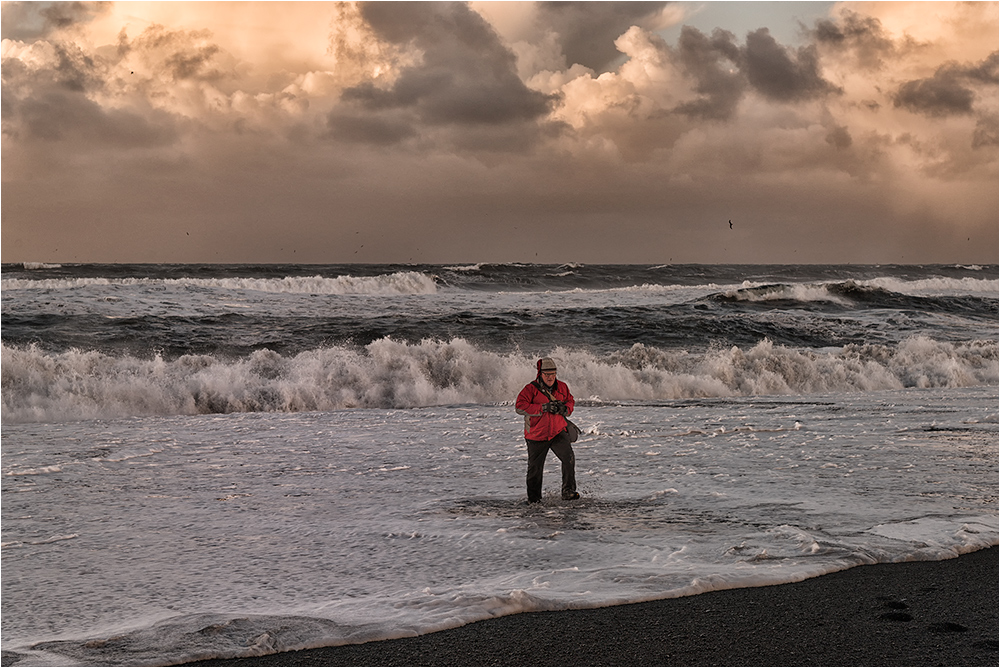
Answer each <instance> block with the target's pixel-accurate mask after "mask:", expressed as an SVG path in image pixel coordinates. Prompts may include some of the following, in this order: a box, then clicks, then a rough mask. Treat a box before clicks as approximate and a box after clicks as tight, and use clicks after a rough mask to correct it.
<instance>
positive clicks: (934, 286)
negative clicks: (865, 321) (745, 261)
mask: <svg viewBox="0 0 1000 668" xmlns="http://www.w3.org/2000/svg"><path fill="white" fill-rule="evenodd" d="M705 287H710V286H705ZM998 290H1000V281H997V280H993V279H981V278H930V279H923V280H916V281H906V280H902V279H898V278H888V277H884V278H873V279H869V280H848V281H833V282H820V283H769V284H760V283H751V282H749V281H747V282H744V283H743V284H742V285H741V286H739V287H733V288H730V289H726V290H723V291H721V292H718V293H716V294H713V295H711V296H710V299H712V300H714V301H721V302H748V303H752V302H772V301H794V302H832V303H836V304H840V305H842V306H852V305H855V304H866V305H875V306H878V305H891V304H893V303H902V302H906V301H907V300H911V299H973V300H982V299H989V298H995V297H996V295H997V292H998Z"/></svg>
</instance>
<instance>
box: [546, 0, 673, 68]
mask: <svg viewBox="0 0 1000 668" xmlns="http://www.w3.org/2000/svg"><path fill="white" fill-rule="evenodd" d="M667 4H668V3H666V2H540V3H538V18H537V21H538V24H539V25H540V26H544V28H545V29H546V30H549V31H551V32H552V33H554V34H555V35H556V36H557V37H556V41H557V43H558V45H559V47H560V50H561V52H562V54H563V55H564V57H565V61H566V65H567V66H571V65H583V66H584V67H586V68H588V69H592V70H594V71H595V72H598V73H600V72H605V71H608V70H609V69H610V67H611V65H612V63H614V62H615V61H616V60H619V59H620V56H621V54H620V53H619V52H618V50H617V49H616V48H615V45H614V42H615V40H616V39H617V38H618V37H619V36H620V35H621V34H622V33H624V32H625V31H626V30H628V29H629V28H630V27H631V26H633V25H640V26H643V25H645V24H647V23H649V22H650V21H651V20H653V19H655V18H656V17H658V16H659V15H660V14H661V13H662V11H663V9H664V8H665V7H666V6H667ZM649 27H653V26H649ZM657 27H658V26H657Z"/></svg>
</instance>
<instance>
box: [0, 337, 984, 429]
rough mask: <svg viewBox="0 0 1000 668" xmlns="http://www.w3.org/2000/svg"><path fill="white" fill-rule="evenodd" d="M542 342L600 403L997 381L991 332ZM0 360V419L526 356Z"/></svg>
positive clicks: (400, 404) (425, 384)
mask: <svg viewBox="0 0 1000 668" xmlns="http://www.w3.org/2000/svg"><path fill="white" fill-rule="evenodd" d="M553 355H554V356H555V357H556V358H557V359H558V360H559V363H560V376H561V377H562V378H564V379H565V380H567V381H568V382H569V383H570V384H571V389H572V391H573V392H574V393H575V395H576V396H578V397H589V398H591V399H592V400H594V401H604V402H628V401H663V400H674V399H683V398H694V397H736V396H758V395H769V394H777V395H790V394H810V393H816V392H863V391H874V390H887V389H901V388H906V387H925V388H930V387H968V386H975V385H986V384H996V383H997V380H998V361H997V359H998V351H997V343H996V342H995V341H982V342H967V343H948V342H937V341H932V340H930V339H927V338H924V337H914V338H911V339H907V340H905V341H903V342H902V343H901V344H900V345H898V346H885V345H849V346H845V347H843V348H840V349H831V350H827V351H822V352H821V351H816V350H812V349H796V348H788V347H784V346H778V345H774V344H773V343H771V342H770V341H762V342H761V343H759V344H757V345H756V346H753V347H750V348H740V347H737V346H732V347H725V348H716V349H710V350H709V351H708V352H706V353H704V354H689V353H687V352H685V351H676V350H662V349H658V348H655V347H651V346H645V345H642V344H636V345H634V346H633V347H632V348H630V349H628V350H624V351H620V352H618V353H615V354H611V355H607V356H597V355H594V354H593V353H591V352H588V351H582V350H573V349H564V348H556V349H555V350H554V351H553ZM2 360H3V364H2V386H3V415H4V420H5V421H9V422H47V421H57V420H75V419H92V418H106V417H124V416H129V415H178V414H180V415H193V414H199V413H234V412H302V411H315V410H335V409H340V408H356V407H363V408H412V407H419V406H435V405H448V404H466V403H502V402H505V401H510V400H511V398H512V397H513V396H516V394H517V392H518V390H519V389H520V388H521V386H522V385H523V383H524V382H525V379H524V375H525V372H524V370H525V369H530V368H532V365H533V359H530V358H528V357H526V356H524V355H523V354H520V353H503V354H502V353H497V352H491V351H485V350H481V349H479V348H477V347H476V346H474V345H472V344H470V343H469V342H467V341H465V340H463V339H453V340H450V341H437V340H425V341H423V342H420V343H414V344H411V343H405V342H401V341H396V340H392V339H381V340H378V341H375V342H373V343H371V344H369V345H367V346H365V347H364V348H346V347H330V348H322V349H316V350H310V351H306V352H303V353H300V354H298V355H293V356H288V357H285V356H282V355H280V354H278V353H276V352H273V351H269V350H258V351H256V352H254V353H252V354H250V355H249V356H247V357H245V358H242V359H238V360H235V361H228V360H222V359H217V358H215V357H212V356H210V355H184V356H181V357H179V358H177V359H173V360H167V359H163V358H162V357H160V356H156V357H154V358H152V359H141V358H137V357H132V356H127V355H126V356H110V355H107V354H104V353H100V352H97V351H80V350H70V351H68V352H65V353H48V352H45V351H42V350H40V349H39V348H38V347H36V346H34V345H30V346H27V347H20V346H10V345H3V346H2Z"/></svg>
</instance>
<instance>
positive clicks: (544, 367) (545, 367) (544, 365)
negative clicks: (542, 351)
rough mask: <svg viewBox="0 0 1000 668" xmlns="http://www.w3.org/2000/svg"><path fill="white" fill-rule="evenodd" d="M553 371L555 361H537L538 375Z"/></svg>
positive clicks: (549, 359) (546, 358)
mask: <svg viewBox="0 0 1000 668" xmlns="http://www.w3.org/2000/svg"><path fill="white" fill-rule="evenodd" d="M555 370H556V363H555V360H553V359H552V358H551V357H543V358H542V359H540V360H538V373H542V372H543V371H555Z"/></svg>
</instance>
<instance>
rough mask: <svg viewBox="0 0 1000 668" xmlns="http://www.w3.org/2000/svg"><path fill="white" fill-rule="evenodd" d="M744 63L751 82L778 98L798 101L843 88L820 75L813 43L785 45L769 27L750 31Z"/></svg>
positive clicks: (745, 48) (760, 90) (744, 53)
mask: <svg viewBox="0 0 1000 668" xmlns="http://www.w3.org/2000/svg"><path fill="white" fill-rule="evenodd" d="M742 65H743V67H742V69H743V72H744V74H745V75H746V77H747V81H749V82H750V85H751V86H752V87H753V88H754V89H755V90H756V91H757V92H759V93H761V94H762V95H764V96H765V97H767V98H769V99H771V100H775V101H778V102H797V101H800V100H808V99H812V98H816V97H822V96H824V95H827V94H830V93H836V92H840V89H839V88H837V87H836V86H834V85H833V84H831V83H830V82H829V81H826V80H825V79H824V78H823V77H822V75H820V72H819V55H818V53H817V50H816V47H815V46H814V45H809V46H804V47H801V48H798V49H789V48H786V47H784V46H782V45H780V44H778V42H777V41H776V40H775V39H774V37H772V36H771V32H770V31H769V30H768V29H767V28H760V29H759V30H755V31H754V32H751V33H749V34H748V35H747V42H746V46H745V47H744V49H743V52H742Z"/></svg>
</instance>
